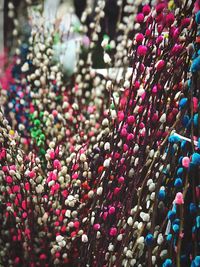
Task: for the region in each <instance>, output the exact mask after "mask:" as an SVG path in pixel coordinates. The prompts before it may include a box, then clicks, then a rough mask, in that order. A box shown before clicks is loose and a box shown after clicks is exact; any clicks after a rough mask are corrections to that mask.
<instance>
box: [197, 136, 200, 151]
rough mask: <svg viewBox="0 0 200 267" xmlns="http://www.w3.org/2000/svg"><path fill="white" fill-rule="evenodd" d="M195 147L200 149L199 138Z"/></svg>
mask: <svg viewBox="0 0 200 267" xmlns="http://www.w3.org/2000/svg"><path fill="white" fill-rule="evenodd" d="M197 146H198V148H199V149H200V138H199V139H198V143H197Z"/></svg>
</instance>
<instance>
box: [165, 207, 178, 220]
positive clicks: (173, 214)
mask: <svg viewBox="0 0 200 267" xmlns="http://www.w3.org/2000/svg"><path fill="white" fill-rule="evenodd" d="M175 216H176V212H175V211H174V210H170V211H168V214H167V218H168V219H169V220H170V221H173V220H174V218H175Z"/></svg>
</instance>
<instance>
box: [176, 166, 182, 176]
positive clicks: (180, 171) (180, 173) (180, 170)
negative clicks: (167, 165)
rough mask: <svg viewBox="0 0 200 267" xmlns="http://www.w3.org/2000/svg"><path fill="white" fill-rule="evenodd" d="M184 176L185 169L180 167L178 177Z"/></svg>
mask: <svg viewBox="0 0 200 267" xmlns="http://www.w3.org/2000/svg"><path fill="white" fill-rule="evenodd" d="M182 174H183V168H182V167H180V168H178V170H177V175H178V176H181V175H182Z"/></svg>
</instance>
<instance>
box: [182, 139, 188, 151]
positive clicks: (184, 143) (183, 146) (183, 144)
mask: <svg viewBox="0 0 200 267" xmlns="http://www.w3.org/2000/svg"><path fill="white" fill-rule="evenodd" d="M186 144H187V142H186V141H185V140H183V141H182V142H181V149H182V150H183V149H184V148H185V146H186Z"/></svg>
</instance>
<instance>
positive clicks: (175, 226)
mask: <svg viewBox="0 0 200 267" xmlns="http://www.w3.org/2000/svg"><path fill="white" fill-rule="evenodd" d="M172 229H173V231H174V233H176V234H178V232H179V229H180V227H179V225H178V224H174V225H173V226H172Z"/></svg>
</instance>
